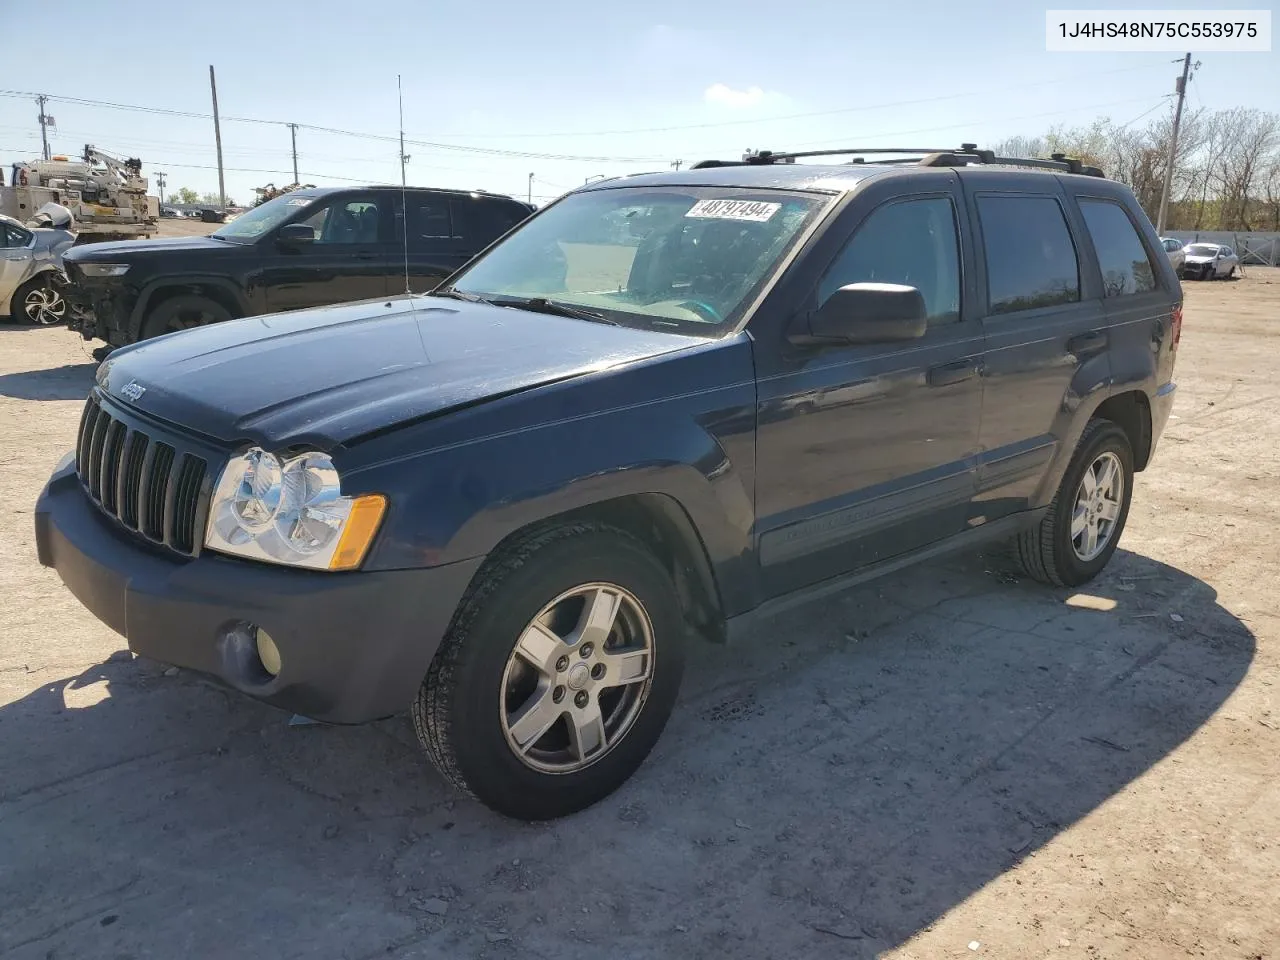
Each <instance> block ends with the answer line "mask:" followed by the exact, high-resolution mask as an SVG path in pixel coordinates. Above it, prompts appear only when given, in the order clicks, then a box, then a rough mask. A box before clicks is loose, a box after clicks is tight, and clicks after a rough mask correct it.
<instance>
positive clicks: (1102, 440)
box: [1017, 420, 1133, 587]
mask: <svg viewBox="0 0 1280 960" xmlns="http://www.w3.org/2000/svg"><path fill="white" fill-rule="evenodd" d="M1132 499H1133V448H1132V447H1130V445H1129V437H1128V435H1127V434H1126V433H1125V432H1124V431H1123V430H1122V429H1120V427H1118V426H1117V425H1116V424H1114V423H1112V422H1111V421H1110V420H1090V421H1089V425H1088V426H1087V427H1085V430H1084V434H1083V435H1082V436H1081V437H1080V442H1079V444H1077V445H1076V452H1075V456H1073V457H1072V458H1071V463H1070V464H1069V465H1068V466H1067V471H1066V473H1065V474H1064V475H1063V477H1062V483H1061V484H1060V485H1059V486H1058V492H1057V494H1056V495H1055V496H1054V498H1053V502H1052V503H1051V504H1050V505H1049V511H1048V513H1046V514H1045V516H1044V519H1043V520H1041V521H1040V523H1038V524H1037V525H1036V526H1034V527H1032V528H1031V529H1029V530H1027V531H1024V532H1023V533H1022V534H1020V535H1019V536H1018V540H1017V553H1018V559H1019V561H1020V562H1021V565H1022V568H1023V569H1024V570H1025V571H1026V572H1027V574H1028V575H1029V576H1031V577H1033V578H1035V579H1036V580H1039V581H1041V582H1042V583H1049V584H1053V585H1054V586H1059V587H1077V586H1079V585H1080V584H1082V583H1086V582H1087V581H1089V580H1092V579H1093V578H1094V577H1096V576H1097V575H1098V574H1099V573H1100V572H1102V568H1103V567H1105V566H1106V565H1107V562H1108V561H1109V560H1110V559H1111V555H1112V554H1113V553H1115V551H1116V544H1118V543H1119V541H1120V534H1121V533H1122V532H1123V531H1124V524H1125V521H1126V520H1127V519H1128V517H1129V504H1130V502H1131V501H1132Z"/></svg>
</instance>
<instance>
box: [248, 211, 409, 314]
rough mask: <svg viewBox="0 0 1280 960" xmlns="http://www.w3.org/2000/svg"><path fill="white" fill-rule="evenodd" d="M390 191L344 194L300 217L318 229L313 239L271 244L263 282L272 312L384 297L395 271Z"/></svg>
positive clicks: (265, 263) (302, 221)
mask: <svg viewBox="0 0 1280 960" xmlns="http://www.w3.org/2000/svg"><path fill="white" fill-rule="evenodd" d="M388 196H389V195H387V194H383V195H379V196H376V197H375V196H373V195H354V196H353V195H351V194H344V195H342V196H341V197H337V198H335V199H333V200H332V201H330V202H329V203H326V204H323V205H322V206H319V207H317V208H315V209H313V210H311V211H309V212H308V214H307V217H306V219H304V220H301V221H297V222H300V223H304V224H306V225H308V226H310V227H312V228H313V229H314V230H315V240H314V241H313V242H312V243H307V244H300V245H297V246H283V245H279V244H275V243H272V244H271V245H270V246H268V247H267V248H266V251H267V252H266V259H265V262H264V264H263V271H262V277H263V285H264V287H265V288H266V295H267V307H268V309H269V310H270V311H271V312H272V313H276V312H279V311H281V310H300V309H302V308H304V307H321V306H327V305H328V304H331V303H348V302H350V301H352V300H368V299H371V298H373V297H385V296H386V295H387V293H388V292H389V286H388V285H389V282H390V279H391V277H390V274H391V273H392V272H396V262H395V259H396V258H393V257H391V255H390V254H389V252H388V249H389V247H390V245H391V230H392V226H391V224H392V218H393V215H394V211H392V210H391V209H390V205H389V200H388Z"/></svg>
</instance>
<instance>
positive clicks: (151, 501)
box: [76, 395, 209, 556]
mask: <svg viewBox="0 0 1280 960" xmlns="http://www.w3.org/2000/svg"><path fill="white" fill-rule="evenodd" d="M175 442H176V443H177V444H178V445H177V446H175V443H170V442H167V441H166V440H161V439H159V438H157V437H156V436H155V431H154V430H153V429H151V428H149V427H148V426H144V425H142V424H139V423H130V422H126V420H125V419H122V418H121V417H117V416H114V415H113V414H112V413H111V412H109V411H108V410H107V409H106V408H105V407H104V406H103V404H102V402H101V401H100V400H99V399H98V397H97V396H96V395H95V396H90V397H89V400H88V402H87V403H86V404H85V407H84V414H83V416H82V417H81V418H80V432H79V436H78V439H77V441H76V472H77V473H78V474H79V476H80V482H81V483H82V484H83V485H84V489H85V492H86V493H87V494H88V495H89V497H90V498H91V499H92V500H93V501H94V502H95V503H96V504H97V505H98V506H99V507H101V508H102V510H103V512H104V513H106V514H108V515H109V516H111V517H114V518H115V519H116V520H118V521H119V522H120V523H121V524H122V525H123V526H125V527H127V528H128V529H129V530H134V531H136V532H138V533H140V534H141V535H142V536H144V537H146V538H147V539H148V540H151V541H153V542H155V543H158V544H162V545H164V546H166V547H168V548H169V549H171V550H174V551H176V552H177V553H181V554H183V555H185V556H195V555H196V554H197V553H199V551H200V540H201V539H202V538H201V537H200V536H199V530H200V529H201V526H202V522H203V514H204V509H205V504H204V502H203V501H204V498H205V497H206V496H207V491H206V483H205V478H206V477H207V476H208V473H209V463H208V461H207V460H206V459H205V458H204V457H202V456H199V455H198V454H196V453H193V452H191V451H188V450H182V449H180V447H181V446H182V444H181V442H180V441H177V440H176V438H175Z"/></svg>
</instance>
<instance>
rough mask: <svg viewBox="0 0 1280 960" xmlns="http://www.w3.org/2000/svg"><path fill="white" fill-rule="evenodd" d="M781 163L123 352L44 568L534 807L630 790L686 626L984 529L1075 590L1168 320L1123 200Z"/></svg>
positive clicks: (202, 666)
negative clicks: (394, 725) (397, 718)
mask: <svg viewBox="0 0 1280 960" xmlns="http://www.w3.org/2000/svg"><path fill="white" fill-rule="evenodd" d="M779 159H781V160H786V159H788V158H787V157H785V156H784V157H773V156H767V157H760V156H757V157H753V158H752V159H751V160H750V161H747V162H743V163H739V162H736V161H725V162H710V163H704V164H702V165H699V166H698V167H696V168H694V169H691V170H683V171H679V172H673V173H663V174H655V175H646V176H637V177H630V178H625V179H619V180H615V181H610V182H606V183H599V184H593V185H592V186H590V187H584V188H582V189H579V190H578V191H576V192H575V193H572V194H570V195H568V196H566V197H564V198H562V199H561V200H559V201H557V202H555V203H553V204H551V205H550V206H548V207H547V208H546V209H544V210H543V211H541V212H539V213H538V214H536V215H535V216H533V217H532V218H530V219H529V220H528V221H527V222H525V223H524V224H523V225H522V226H521V227H519V228H518V229H516V230H515V231H514V232H513V233H511V234H510V235H509V236H507V237H506V238H505V239H504V240H503V241H502V242H500V243H498V244H497V245H495V246H494V247H492V248H491V249H490V250H488V251H487V252H486V253H485V254H484V255H482V256H481V257H479V258H477V259H476V260H474V261H473V262H472V263H471V264H470V265H469V266H468V267H466V268H464V269H463V270H462V271H460V272H459V273H458V274H456V275H454V277H453V278H452V279H451V280H450V281H449V282H448V283H447V284H445V285H444V286H442V287H441V288H439V289H437V290H435V291H434V292H433V293H432V294H430V295H428V296H414V297H399V298H395V299H391V300H388V299H380V300H378V301H376V302H365V303H359V304H348V305H344V306H338V307H329V308H325V309H319V310H313V311H308V312H300V313H295V314H292V315H290V316H289V317H272V316H262V317H255V318H249V319H244V320H238V321H235V322H232V323H223V324H218V325H216V326H211V327H207V328H205V329H200V330H191V331H186V332H183V333H177V334H172V335H170V336H164V337H160V338H159V339H157V340H154V341H150V342H147V343H143V344H139V345H136V346H133V347H129V348H126V349H123V350H119V351H117V352H116V353H115V354H113V355H112V356H111V357H110V358H109V359H108V360H107V361H106V362H105V363H104V364H103V365H102V366H101V367H100V368H99V370H98V377H97V384H96V386H95V387H94V389H93V391H92V395H91V396H90V397H89V400H88V402H87V404H86V406H85V409H84V417H83V420H82V422H81V426H80V432H79V437H78V439H75V438H72V437H68V438H67V440H68V445H70V444H71V443H72V441H73V439H74V441H75V447H76V449H75V452H74V453H73V454H69V455H68V457H67V459H66V460H65V461H64V462H63V463H62V464H61V465H60V466H59V467H58V469H57V471H56V472H55V473H54V475H53V477H52V479H51V480H50V481H49V484H48V486H47V488H46V489H45V491H44V493H43V494H42V496H41V498H40V501H39V504H38V506H37V508H36V514H35V522H36V540H37V544H38V549H39V557H40V561H41V562H42V563H44V564H46V565H48V566H52V567H56V568H57V570H58V573H59V574H60V575H61V577H62V579H63V581H64V582H65V583H66V585H67V586H68V587H69V588H70V589H71V591H72V593H74V594H75V595H76V596H77V597H78V598H79V599H80V600H81V602H83V603H84V604H85V605H86V606H87V607H88V608H89V609H90V610H92V611H93V613H95V614H96V615H97V616H98V617H99V618H101V619H102V620H103V621H104V622H105V623H107V624H108V625H110V626H111V627H112V628H114V629H115V630H117V631H119V632H120V633H122V634H124V635H125V636H127V637H128V641H129V645H130V647H131V648H132V649H133V650H135V651H136V652H137V653H139V654H142V655H145V656H147V657H150V658H152V659H155V660H160V661H164V662H168V663H172V664H177V665H179V666H182V667H186V668H190V669H192V670H196V671H200V672H203V673H205V674H208V675H211V676H213V677H217V678H219V679H220V680H221V681H222V682H224V683H226V684H228V685H230V686H231V687H234V688H236V689H237V690H240V691H242V692H243V693H245V694H247V695H249V696H251V697H255V698H258V699H260V700H263V701H266V702H267V703H271V704H275V705H277V706H279V707H282V708H284V709H286V710H290V711H295V712H298V713H301V714H305V715H308V716H311V717H315V718H317V719H321V720H327V721H332V722H341V723H350V722H358V721H365V720H371V719H374V718H378V717H384V716H388V715H391V714H396V713H400V712H404V711H411V712H412V715H413V719H414V722H415V725H416V728H417V731H418V734H419V737H420V738H421V741H422V743H423V745H424V747H425V748H426V751H427V753H428V754H429V755H430V757H431V759H432V760H433V761H434V762H435V764H436V765H437V766H438V767H439V769H440V770H441V771H442V772H443V773H444V774H445V775H446V776H447V777H448V778H450V779H451V780H452V781H453V782H454V783H456V784H457V785H459V786H460V787H461V788H463V789H465V790H468V791H470V792H471V793H473V794H474V795H475V796H477V797H479V798H480V799H481V800H483V801H484V802H485V803H487V804H489V805H491V806H492V807H494V808H496V809H497V810H500V811H502V812H504V813H506V814H509V815H512V816H516V817H523V818H547V817H555V816H559V815H562V814H566V813H570V812H572V811H574V810H578V809H581V808H582V807H585V806H587V805H588V804H591V803H594V802H595V801H597V800H600V799H601V798H603V797H605V796H606V795H608V794H609V793H610V792H611V791H612V790H614V789H615V788H617V787H618V786H619V785H620V784H622V783H623V782H624V781H625V780H626V779H627V777H629V776H630V775H631V774H632V772H634V771H635V770H636V768H637V767H638V766H639V765H640V764H641V762H642V761H643V760H644V758H645V756H646V755H647V754H648V753H649V750H650V748H651V747H652V746H653V745H654V743H655V742H656V741H657V739H658V737H659V735H660V733H661V731H662V729H663V726H664V725H665V723H666V721H667V717H668V716H669V714H670V713H671V710H672V707H673V704H674V703H675V699H676V693H677V690H678V688H679V685H680V680H681V673H682V670H683V663H684V650H685V647H686V644H687V643H688V642H689V639H690V638H691V637H693V636H695V635H699V634H700V635H702V636H704V637H707V638H710V639H713V640H723V639H726V638H730V637H732V636H733V635H734V634H735V633H736V632H738V630H739V629H740V628H741V626H742V625H743V624H745V623H748V622H750V620H751V618H753V617H760V616H764V615H779V614H780V612H781V611H783V610H785V609H786V608H788V607H789V606H790V605H791V604H794V603H796V602H798V601H801V600H808V599H814V598H817V597H820V596H824V595H827V594H829V593H831V592H832V591H834V590H837V589H839V588H842V587H845V586H848V585H850V584H853V583H857V582H860V581H862V580H865V579H867V578H869V577H872V576H878V575H883V574H887V573H891V572H893V571H895V570H898V569H900V568H901V567H902V566H903V565H904V564H907V563H911V562H914V561H918V560H921V559H925V558H929V557H934V556H937V555H939V554H940V553H942V552H944V551H946V550H952V549H960V548H972V547H973V546H974V545H976V544H979V543H981V542H983V541H990V540H1010V541H1012V542H1013V543H1014V544H1015V546H1016V553H1017V555H1018V556H1019V557H1020V558H1021V561H1022V563H1023V565H1024V566H1025V567H1026V569H1027V571H1028V573H1029V574H1030V575H1031V576H1033V577H1035V578H1037V579H1039V580H1042V581H1044V582H1046V583H1050V584H1057V585H1060V586H1061V585H1075V584H1081V583H1084V582H1085V581H1087V580H1089V579H1090V578H1092V577H1093V576H1095V575H1096V574H1097V573H1098V572H1099V571H1100V570H1101V569H1102V568H1103V566H1105V565H1106V563H1107V562H1108V560H1109V559H1110V558H1111V556H1112V553H1113V552H1114V550H1115V549H1116V544H1117V542H1118V541H1119V539H1120V536H1121V532H1122V531H1123V529H1124V525H1125V519H1126V517H1127V516H1128V511H1129V504H1130V498H1131V497H1132V495H1133V480H1134V473H1135V471H1140V470H1143V469H1145V468H1146V467H1147V465H1148V464H1149V463H1150V462H1151V458H1152V454H1153V451H1154V450H1155V448H1156V443H1157V440H1158V439H1159V437H1160V434H1161V431H1162V429H1163V427H1164V425H1165V422H1166V419H1167V418H1168V416H1169V410H1170V406H1171V405H1172V402H1173V397H1174V384H1173V368H1174V359H1175V355H1176V351H1177V347H1178V340H1179V335H1180V331H1181V323H1182V297H1181V288H1180V287H1179V284H1178V279H1177V277H1176V276H1175V275H1174V273H1173V268H1172V267H1171V266H1170V264H1169V261H1168V258H1167V257H1165V255H1164V252H1163V250H1162V249H1161V247H1160V242H1159V239H1158V237H1157V236H1156V234H1155V231H1154V230H1153V229H1152V227H1151V224H1150V222H1149V221H1148V220H1147V219H1146V217H1145V216H1144V214H1143V212H1142V210H1141V208H1140V207H1139V206H1138V205H1137V202H1136V201H1135V200H1134V198H1133V195H1132V194H1131V193H1130V192H1129V191H1128V190H1127V189H1126V188H1125V187H1123V186H1121V185H1119V184H1117V183H1114V182H1111V181H1109V180H1106V179H1104V178H1103V177H1102V176H1101V175H1100V174H1098V173H1097V172H1096V171H1093V170H1091V169H1089V168H1086V167H1083V166H1082V165H1081V164H1079V163H1078V162H1076V161H1069V160H1053V161H1040V162H1039V163H1038V165H1031V164H1030V163H1023V164H1022V165H1016V164H1015V162H1013V161H1001V162H994V161H995V160H996V159H997V158H993V157H991V155H990V154H987V153H985V152H983V151H978V150H976V149H973V148H970V147H968V146H967V145H966V147H963V148H961V149H959V150H956V151H952V152H946V153H933V154H928V155H925V156H923V157H920V158H918V159H915V160H913V161H912V162H909V163H897V164H879V165H878V164H874V163H864V164H856V165H832V166H817V165H810V164H808V163H800V162H791V163H780V162H777V160H779ZM791 159H796V158H791ZM800 159H803V158H800Z"/></svg>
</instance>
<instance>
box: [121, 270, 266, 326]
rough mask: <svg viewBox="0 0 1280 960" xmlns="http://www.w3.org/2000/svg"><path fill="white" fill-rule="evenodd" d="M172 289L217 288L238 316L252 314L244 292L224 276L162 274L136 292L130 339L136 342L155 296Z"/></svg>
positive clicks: (131, 317) (130, 319)
mask: <svg viewBox="0 0 1280 960" xmlns="http://www.w3.org/2000/svg"><path fill="white" fill-rule="evenodd" d="M173 287H217V288H218V289H219V290H222V291H224V292H226V293H227V294H229V295H230V296H231V298H232V300H233V302H234V303H235V304H236V305H237V307H238V308H239V312H240V316H242V317H244V316H248V315H250V314H251V313H253V309H252V307H251V306H250V303H249V298H248V297H247V296H245V293H244V291H243V290H242V289H240V287H238V286H237V285H236V284H235V283H234V282H233V281H231V280H229V279H227V278H226V277H225V276H220V275H218V274H202V273H178V274H164V275H163V276H160V277H156V278H154V279H152V280H148V281H147V282H146V283H145V284H143V286H142V287H141V289H140V290H139V291H138V299H137V300H135V301H134V304H133V310H132V311H131V312H130V314H129V336H130V337H131V338H132V339H134V340H136V339H138V337H139V336H140V334H141V331H142V321H143V320H144V319H145V318H146V316H147V311H148V309H149V308H150V305H151V301H152V300H153V299H154V298H155V295H156V294H157V293H159V292H160V291H161V290H168V289H172V288H173Z"/></svg>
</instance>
